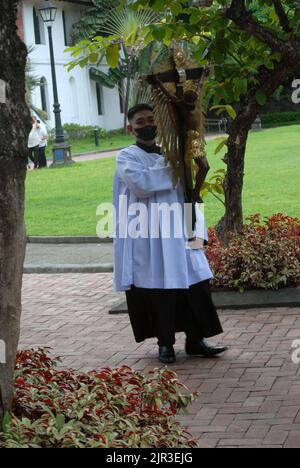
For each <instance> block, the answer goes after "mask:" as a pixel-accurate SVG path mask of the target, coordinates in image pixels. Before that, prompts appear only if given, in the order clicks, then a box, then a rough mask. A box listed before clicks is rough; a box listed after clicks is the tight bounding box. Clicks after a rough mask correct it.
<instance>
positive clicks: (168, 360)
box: [158, 346, 176, 364]
mask: <svg viewBox="0 0 300 468" xmlns="http://www.w3.org/2000/svg"><path fill="white" fill-rule="evenodd" d="M158 359H159V360H160V362H162V363H163V364H173V363H174V362H175V361H176V357H175V351H174V348H173V346H159V352H158Z"/></svg>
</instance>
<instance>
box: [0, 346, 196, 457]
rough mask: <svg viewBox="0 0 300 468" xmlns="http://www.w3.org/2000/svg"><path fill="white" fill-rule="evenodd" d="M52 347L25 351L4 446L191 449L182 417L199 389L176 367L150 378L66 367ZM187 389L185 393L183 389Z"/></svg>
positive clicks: (19, 360) (1, 439) (1, 441)
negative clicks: (194, 390)
mask: <svg viewBox="0 0 300 468" xmlns="http://www.w3.org/2000/svg"><path fill="white" fill-rule="evenodd" d="M58 362H60V360H59V359H51V358H50V357H49V356H48V355H47V353H46V351H45V350H41V349H40V350H37V351H33V350H31V351H22V352H19V353H18V356H17V366H16V396H15V402H14V408H13V414H12V415H8V414H7V415H5V418H4V421H3V433H2V434H0V447H2V448H40V447H41V448H146V447H154V448H173V447H174V448H190V447H194V446H195V445H196V444H195V441H194V440H193V439H192V437H191V435H190V434H189V433H188V432H187V431H186V430H185V429H184V428H182V427H181V426H180V424H179V423H178V422H176V420H175V416H176V415H177V414H178V413H179V411H180V410H181V409H185V408H186V407H187V406H188V405H189V404H190V403H191V401H193V400H194V399H195V398H196V396H197V395H196V394H191V393H187V392H186V388H185V387H184V386H183V385H182V384H181V383H180V382H179V381H178V378H177V375H176V373H175V372H174V371H172V370H170V369H167V368H162V369H155V370H154V371H153V372H152V373H150V374H149V376H147V377H146V376H143V375H141V374H140V373H138V372H135V371H133V370H132V369H130V368H129V367H126V366H123V367H121V368H119V369H115V370H112V369H109V368H106V369H102V370H101V371H99V372H97V371H93V372H89V373H79V372H75V371H73V370H67V371H59V370H57V364H58ZM183 392H184V394H183Z"/></svg>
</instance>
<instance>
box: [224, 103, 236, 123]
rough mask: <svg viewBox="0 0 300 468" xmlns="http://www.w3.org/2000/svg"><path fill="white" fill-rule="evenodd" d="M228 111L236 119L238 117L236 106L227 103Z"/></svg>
mask: <svg viewBox="0 0 300 468" xmlns="http://www.w3.org/2000/svg"><path fill="white" fill-rule="evenodd" d="M226 112H227V114H229V115H230V117H231V118H232V119H233V120H235V119H236V116H237V113H236V112H235V110H234V108H233V107H232V106H229V105H227V106H226Z"/></svg>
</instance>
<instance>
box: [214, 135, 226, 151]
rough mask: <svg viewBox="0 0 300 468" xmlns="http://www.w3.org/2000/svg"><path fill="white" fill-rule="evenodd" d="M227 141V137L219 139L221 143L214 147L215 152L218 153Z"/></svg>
mask: <svg viewBox="0 0 300 468" xmlns="http://www.w3.org/2000/svg"><path fill="white" fill-rule="evenodd" d="M227 141H228V138H225V139H224V140H222V141H221V143H219V144H218V146H217V148H216V149H215V154H218V153H219V152H220V151H221V149H222V148H223V147H224V146H225V145H226V143H227Z"/></svg>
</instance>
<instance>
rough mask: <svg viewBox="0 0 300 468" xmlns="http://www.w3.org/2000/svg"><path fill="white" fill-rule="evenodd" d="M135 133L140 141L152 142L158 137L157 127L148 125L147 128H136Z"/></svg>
mask: <svg viewBox="0 0 300 468" xmlns="http://www.w3.org/2000/svg"><path fill="white" fill-rule="evenodd" d="M135 131H136V133H137V136H138V137H139V139H140V140H143V141H152V140H155V138H156V136H157V125H146V127H142V128H136V129H135Z"/></svg>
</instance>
